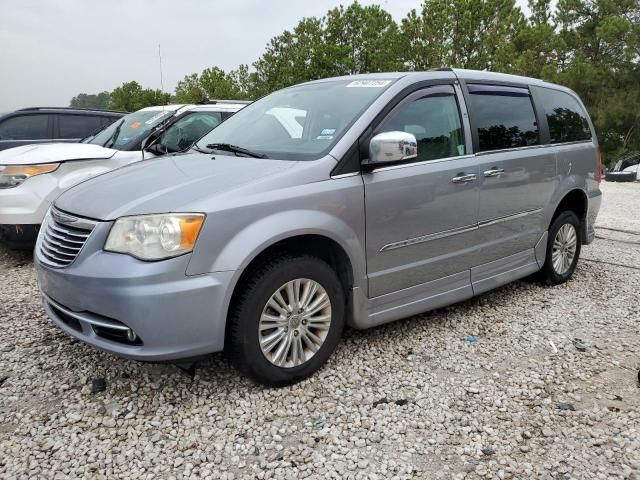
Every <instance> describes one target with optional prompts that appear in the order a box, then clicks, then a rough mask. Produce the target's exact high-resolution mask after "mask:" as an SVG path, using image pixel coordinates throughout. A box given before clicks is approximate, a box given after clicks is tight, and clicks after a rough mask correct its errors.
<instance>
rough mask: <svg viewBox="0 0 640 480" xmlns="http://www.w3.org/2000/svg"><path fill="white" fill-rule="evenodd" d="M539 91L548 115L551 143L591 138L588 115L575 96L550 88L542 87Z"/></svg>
mask: <svg viewBox="0 0 640 480" xmlns="http://www.w3.org/2000/svg"><path fill="white" fill-rule="evenodd" d="M538 91H539V92H540V94H541V95H540V98H541V100H542V108H543V109H544V113H545V115H546V116H547V124H548V125H549V135H550V137H551V138H550V139H551V143H563V142H577V141H581V140H590V139H591V129H590V128H589V121H588V120H587V115H586V114H585V112H584V110H583V109H582V106H581V105H580V104H579V103H578V101H577V100H576V99H575V98H574V97H572V96H571V95H569V94H568V93H566V92H562V91H560V90H552V89H550V88H540V89H539V90H538Z"/></svg>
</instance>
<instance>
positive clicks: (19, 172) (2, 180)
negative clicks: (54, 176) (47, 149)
mask: <svg viewBox="0 0 640 480" xmlns="http://www.w3.org/2000/svg"><path fill="white" fill-rule="evenodd" d="M59 166H60V164H59V163H43V164H42V165H0V188H13V187H17V186H18V185H20V184H21V183H22V182H24V181H25V180H26V179H27V178H29V177H35V176H36V175H42V174H43V173H51V172H55V171H56V170H57V169H58V167H59Z"/></svg>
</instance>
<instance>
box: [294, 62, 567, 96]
mask: <svg viewBox="0 0 640 480" xmlns="http://www.w3.org/2000/svg"><path fill="white" fill-rule="evenodd" d="M456 77H457V78H459V79H461V80H477V81H494V82H500V83H514V84H523V85H536V86H540V87H547V88H549V87H551V88H555V89H558V90H564V91H567V92H571V89H569V88H567V87H564V86H562V85H558V84H555V83H551V82H548V81H546V80H540V79H537V78H532V77H523V76H520V75H512V74H508V73H498V72H487V71H483V70H470V69H465V68H449V67H441V68H434V69H432V70H425V71H418V72H380V73H364V74H356V75H345V76H341V77H331V78H322V79H318V80H312V81H310V82H305V83H304V84H303V85H306V84H313V83H322V82H329V81H341V80H399V79H403V80H404V81H405V82H406V83H412V82H414V81H420V80H432V79H433V80H435V79H439V78H443V79H444V78H447V79H449V78H456Z"/></svg>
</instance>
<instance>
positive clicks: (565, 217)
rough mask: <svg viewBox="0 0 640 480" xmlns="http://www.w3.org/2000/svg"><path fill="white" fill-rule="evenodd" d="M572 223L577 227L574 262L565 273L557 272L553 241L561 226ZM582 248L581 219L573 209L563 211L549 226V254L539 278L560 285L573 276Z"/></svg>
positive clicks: (547, 282) (548, 283) (549, 283)
mask: <svg viewBox="0 0 640 480" xmlns="http://www.w3.org/2000/svg"><path fill="white" fill-rule="evenodd" d="M565 224H570V225H572V226H573V228H574V229H575V233H576V248H575V255H574V257H573V262H571V266H570V267H569V269H568V270H566V271H565V272H564V273H562V274H559V273H558V272H556V270H555V268H554V266H553V258H552V252H553V243H554V240H555V238H556V235H557V234H558V231H559V230H560V228H562V226H563V225H565ZM581 248H582V235H581V228H580V220H579V219H578V217H577V216H576V214H575V213H573V212H571V211H565V212H562V213H561V214H560V215H558V216H557V217H556V219H555V220H554V221H553V223H552V224H551V227H550V228H549V239H548V240H547V255H546V258H545V262H544V266H543V267H542V270H540V274H539V278H540V279H541V280H542V281H543V282H544V283H546V284H547V285H560V284H561V283H564V282H566V281H567V280H569V279H570V278H571V277H573V274H574V272H575V270H576V266H577V265H578V260H579V258H580V250H581Z"/></svg>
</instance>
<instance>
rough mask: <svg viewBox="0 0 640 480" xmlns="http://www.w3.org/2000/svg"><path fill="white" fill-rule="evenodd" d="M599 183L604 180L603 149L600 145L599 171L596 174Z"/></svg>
mask: <svg viewBox="0 0 640 480" xmlns="http://www.w3.org/2000/svg"><path fill="white" fill-rule="evenodd" d="M596 180H597V181H598V183H601V182H602V150H601V149H600V147H598V173H597V175H596Z"/></svg>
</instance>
